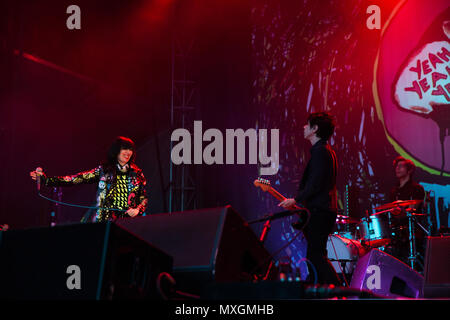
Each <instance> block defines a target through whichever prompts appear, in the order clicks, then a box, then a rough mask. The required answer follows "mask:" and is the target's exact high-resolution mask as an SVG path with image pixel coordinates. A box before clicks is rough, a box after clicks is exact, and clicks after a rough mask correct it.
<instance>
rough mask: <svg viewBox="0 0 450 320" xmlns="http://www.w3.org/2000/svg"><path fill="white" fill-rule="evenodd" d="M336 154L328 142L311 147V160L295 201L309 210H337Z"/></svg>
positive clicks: (324, 141)
mask: <svg viewBox="0 0 450 320" xmlns="http://www.w3.org/2000/svg"><path fill="white" fill-rule="evenodd" d="M336 174H337V160H336V154H335V153H334V151H333V149H331V147H330V145H329V144H327V141H326V140H319V141H317V142H316V143H315V144H314V145H313V146H312V147H311V158H310V159H309V161H308V164H307V165H306V169H305V172H304V173H303V177H302V180H301V181H300V185H299V187H298V193H297V196H296V197H295V201H297V202H298V203H301V204H303V205H304V206H305V207H307V208H308V209H313V208H317V209H323V210H332V211H336V210H337V195H336Z"/></svg>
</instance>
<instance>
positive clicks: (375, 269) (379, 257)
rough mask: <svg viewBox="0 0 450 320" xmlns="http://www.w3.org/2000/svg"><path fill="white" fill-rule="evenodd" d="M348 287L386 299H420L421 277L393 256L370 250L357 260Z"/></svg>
mask: <svg viewBox="0 0 450 320" xmlns="http://www.w3.org/2000/svg"><path fill="white" fill-rule="evenodd" d="M350 287H352V288H355V289H359V290H369V291H372V292H373V293H375V294H377V295H381V296H386V297H409V298H421V297H422V296H423V294H422V287H423V277H422V275H420V274H419V273H418V272H416V271H415V270H413V269H411V268H410V267H408V266H407V265H406V264H404V263H403V262H401V261H400V260H398V259H396V258H394V257H393V256H391V255H389V254H387V253H384V252H382V251H380V250H378V249H372V250H371V251H370V252H369V253H367V254H366V255H364V256H363V257H361V258H360V259H359V260H358V263H357V265H356V268H355V271H354V272H353V276H352V281H351V284H350Z"/></svg>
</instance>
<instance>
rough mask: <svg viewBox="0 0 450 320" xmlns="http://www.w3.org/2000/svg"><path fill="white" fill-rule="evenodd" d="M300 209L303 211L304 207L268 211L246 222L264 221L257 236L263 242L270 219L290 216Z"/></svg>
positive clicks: (267, 231) (268, 228)
mask: <svg viewBox="0 0 450 320" xmlns="http://www.w3.org/2000/svg"><path fill="white" fill-rule="evenodd" d="M301 211H305V209H297V210H292V211H291V210H286V211H281V212H277V213H270V214H266V215H265V216H264V217H262V218H259V219H255V220H251V221H248V222H247V224H253V223H258V222H264V221H265V223H264V228H263V230H262V231H261V235H260V236H259V241H260V242H261V243H263V244H264V241H265V240H266V238H267V234H268V233H269V230H270V227H271V225H270V222H271V221H272V220H277V219H280V218H284V217H289V216H292V215H294V214H296V213H298V212H301Z"/></svg>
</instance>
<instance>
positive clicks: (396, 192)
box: [389, 179, 425, 202]
mask: <svg viewBox="0 0 450 320" xmlns="http://www.w3.org/2000/svg"><path fill="white" fill-rule="evenodd" d="M424 197H425V190H424V189H423V187H422V186H421V185H420V184H418V183H416V182H414V181H412V180H411V179H409V180H408V182H406V183H405V184H404V186H403V187H401V188H400V185H399V184H397V185H396V186H395V187H393V188H392V189H391V192H390V194H389V202H393V201H397V200H423V199H424Z"/></svg>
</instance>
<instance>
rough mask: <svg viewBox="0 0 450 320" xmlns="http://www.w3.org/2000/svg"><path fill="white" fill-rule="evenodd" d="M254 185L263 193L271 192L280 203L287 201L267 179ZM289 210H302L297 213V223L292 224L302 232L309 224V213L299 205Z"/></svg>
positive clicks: (256, 181)
mask: <svg viewBox="0 0 450 320" xmlns="http://www.w3.org/2000/svg"><path fill="white" fill-rule="evenodd" d="M253 184H254V185H255V187H257V188H261V190H262V191H264V192H269V193H270V194H271V195H272V196H273V197H274V198H275V199H277V200H278V201H280V202H281V201H284V200H286V199H287V198H286V197H285V196H283V195H282V194H281V193H279V192H278V191H277V190H275V189H274V188H273V187H272V186H271V185H270V181H269V180H266V179H263V178H258V179H256V180H255V181H254V182H253ZM302 209H303V210H302ZM289 210H291V211H296V210H302V211H300V212H297V215H298V217H299V220H298V221H297V222H295V223H292V227H293V228H294V229H297V230H302V229H303V228H304V227H305V226H306V224H307V223H308V212H307V210H305V209H304V208H301V207H299V206H297V205H294V206H293V207H291V208H289Z"/></svg>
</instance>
